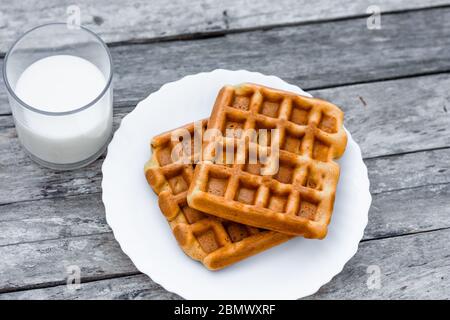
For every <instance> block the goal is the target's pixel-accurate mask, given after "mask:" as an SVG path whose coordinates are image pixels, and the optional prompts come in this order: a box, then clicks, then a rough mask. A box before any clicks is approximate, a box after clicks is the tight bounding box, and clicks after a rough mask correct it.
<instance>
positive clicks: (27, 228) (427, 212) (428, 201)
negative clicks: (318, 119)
mask: <svg viewBox="0 0 450 320" xmlns="http://www.w3.org/2000/svg"><path fill="white" fill-rule="evenodd" d="M436 156H440V154H436ZM370 162H373V161H369V164H368V165H369V169H370V168H371V167H372V165H371V163H370ZM408 169H411V167H409V168H407V169H406V170H405V171H403V172H399V175H400V176H401V175H405V174H407V171H408ZM387 176H388V178H389V175H387ZM431 177H432V176H431ZM423 182H425V181H424V180H422V181H418V184H422V183H423ZM375 183H376V181H375ZM447 227H450V184H449V183H446V184H438V185H427V186H420V187H413V188H409V189H403V190H396V191H388V192H383V193H379V194H375V195H374V196H373V202H372V206H371V209H370V212H369V224H368V226H367V228H366V232H365V236H364V239H366V240H368V239H373V238H379V237H390V236H395V235H401V234H406V233H415V232H422V231H429V230H435V229H439V228H447ZM109 231H111V229H110V228H109V226H108V225H107V223H106V220H105V211H104V207H103V204H102V201H101V195H100V193H96V194H89V195H81V196H72V197H66V198H61V197H58V198H52V199H45V200H39V201H28V202H19V203H13V204H8V205H3V206H0V246H5V245H15V244H21V243H28V242H38V241H45V240H59V241H64V239H65V238H71V237H79V236H88V235H92V234H98V233H104V232H109ZM0 266H1V263H0Z"/></svg>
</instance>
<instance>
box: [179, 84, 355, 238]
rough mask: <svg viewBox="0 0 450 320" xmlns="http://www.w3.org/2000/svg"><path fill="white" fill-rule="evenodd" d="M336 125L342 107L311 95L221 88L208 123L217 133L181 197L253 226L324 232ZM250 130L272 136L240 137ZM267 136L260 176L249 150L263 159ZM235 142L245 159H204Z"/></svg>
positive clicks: (333, 180) (340, 148)
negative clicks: (275, 156) (267, 170)
mask: <svg viewBox="0 0 450 320" xmlns="http://www.w3.org/2000/svg"><path fill="white" fill-rule="evenodd" d="M342 122H343V113H342V111H341V110H340V109H339V108H338V107H336V106H334V105H332V104H331V103H328V102H325V101H322V100H319V99H313V98H307V97H302V96H298V95H294V94H292V93H287V92H284V91H279V90H275V89H270V88H267V87H263V86H259V85H253V84H244V85H242V86H239V87H231V86H226V87H224V88H223V89H222V90H221V92H220V93H219V95H218V97H217V99H216V103H215V106H214V109H213V112H212V115H211V118H210V121H209V125H208V129H218V130H220V131H221V132H222V134H223V135H224V137H223V138H222V139H218V140H217V139H216V140H214V141H210V142H209V144H208V146H207V147H206V148H204V150H205V152H207V154H204V159H205V160H206V161H203V162H201V163H200V164H199V165H197V168H196V171H195V176H194V183H193V184H192V185H191V188H190V191H189V195H188V201H189V203H190V205H191V207H195V208H197V209H200V210H203V211H206V212H209V213H211V214H214V215H216V216H219V217H222V218H226V219H230V220H233V221H237V222H240V223H244V224H248V225H253V226H256V227H261V228H266V229H270V230H276V231H279V232H283V233H288V234H295V235H302V236H305V237H307V238H323V237H325V235H326V232H327V225H328V223H329V221H330V219H331V214H332V211H333V205H334V198H335V192H336V186H337V182H338V178H339V166H338V164H337V163H336V162H334V161H333V159H335V158H338V157H340V156H341V155H342V154H343V152H344V150H345V146H346V141H347V137H346V134H345V131H344V129H343V125H342ZM227 129H243V131H242V132H243V134H240V133H238V134H235V135H234V136H230V134H229V133H227ZM252 129H253V130H254V131H256V132H259V129H267V130H271V129H278V135H274V134H273V133H272V134H271V135H269V136H268V137H267V138H266V139H262V140H263V143H264V144H261V140H259V141H258V142H259V144H257V145H255V143H254V142H255V141H253V140H252V141H251V142H250V143H249V140H248V135H247V134H246V133H248V132H251V130H252ZM245 139H247V140H245ZM274 139H277V140H274ZM264 140H265V141H264ZM243 141H246V142H243ZM274 141H275V142H276V141H278V143H279V147H280V151H279V169H278V171H277V172H276V173H275V174H273V175H261V171H260V169H261V168H264V166H265V164H264V163H262V162H258V163H257V164H250V163H249V161H248V159H249V150H250V149H251V148H257V149H258V150H259V151H258V152H260V150H261V149H266V154H268V155H269V156H270V153H271V150H270V147H271V145H272V143H275V142H274ZM239 143H241V145H243V146H244V148H245V149H244V153H245V159H246V160H245V163H242V162H239V163H234V164H230V165H227V166H223V165H220V164H217V161H216V162H214V161H209V160H211V159H214V158H215V157H216V154H217V151H216V150H224V154H226V152H227V150H233V148H235V147H234V146H237V145H239ZM230 145H231V147H230ZM211 151H213V153H211ZM238 156H239V153H238ZM221 157H222V156H221ZM269 163H270V165H273V162H272V163H271V162H270V161H269ZM267 165H268V164H267V163H266V166H267Z"/></svg>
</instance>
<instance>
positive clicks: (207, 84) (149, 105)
mask: <svg viewBox="0 0 450 320" xmlns="http://www.w3.org/2000/svg"><path fill="white" fill-rule="evenodd" d="M241 82H255V83H259V84H263V85H267V86H270V87H274V88H278V89H284V90H288V91H293V92H297V93H300V94H303V95H308V96H310V95H309V94H307V93H305V92H304V91H302V90H301V89H300V88H299V87H296V86H293V85H290V84H288V83H286V82H285V81H283V80H281V79H280V78H277V77H275V76H266V75H263V74H260V73H255V72H248V71H245V70H239V71H228V70H214V71H212V72H207V73H199V74H196V75H191V76H187V77H184V78H183V79H181V80H178V81H175V82H171V83H168V84H165V85H164V86H162V87H161V89H160V90H159V91H157V92H154V93H152V94H151V95H149V96H148V97H147V98H146V99H145V100H143V101H141V102H140V103H139V104H138V105H137V106H136V108H135V109H134V110H133V112H131V113H130V114H128V115H127V116H126V117H125V118H124V119H123V120H122V124H121V126H120V128H119V129H118V130H117V131H116V133H115V135H114V139H113V140H112V142H111V143H110V145H109V147H108V155H107V157H106V159H105V161H104V163H103V167H102V171H103V181H102V188H103V202H104V204H105V209H106V219H107V221H108V224H109V225H110V226H111V228H112V230H113V232H114V235H115V237H116V239H117V241H118V242H119V243H120V246H121V247H122V250H123V251H124V252H125V253H126V254H127V255H128V256H129V257H130V258H131V260H132V261H133V263H134V264H135V265H136V267H137V268H138V269H139V270H140V271H142V272H143V273H145V274H147V275H148V276H149V277H151V278H152V279H153V280H154V281H155V282H157V283H159V284H160V285H161V286H163V287H164V288H165V289H167V290H168V291H171V292H174V293H177V294H179V295H180V296H182V297H184V298H187V299H295V298H301V297H304V296H307V295H311V294H313V293H314V292H316V291H317V290H318V289H319V288H320V287H321V286H322V285H324V284H325V283H327V282H329V281H330V280H331V278H332V277H333V276H335V275H336V274H338V273H339V272H340V271H341V270H342V268H343V267H344V264H345V263H346V262H347V261H348V260H349V259H350V258H351V257H352V256H353V255H354V254H355V253H356V251H357V249H358V243H359V241H360V240H361V238H362V236H363V232H364V228H365V226H366V224H367V215H368V210H369V207H370V203H371V196H370V193H369V179H368V177H367V168H366V166H365V165H364V162H363V161H362V157H361V151H360V149H359V147H358V145H357V144H356V143H355V141H354V140H353V139H352V138H351V135H350V133H348V137H349V139H348V145H347V149H346V151H345V154H344V156H343V157H342V158H341V159H340V160H339V163H340V165H341V177H340V180H339V185H338V189H337V195H336V202H335V206H334V213H333V217H332V220H331V224H330V226H329V231H328V236H327V237H326V238H325V239H324V240H321V241H320V240H306V239H302V238H296V239H293V240H291V241H289V242H287V243H284V244H282V245H280V246H277V247H275V248H272V249H270V250H267V251H265V252H263V253H261V254H258V255H256V256H254V257H251V258H248V259H246V260H244V261H242V262H239V263H236V264H235V265H232V266H230V267H228V268H225V269H223V270H220V271H215V272H212V271H208V270H207V269H205V267H203V266H202V265H201V264H200V263H199V262H196V261H194V260H192V259H190V258H189V257H187V256H186V255H185V254H184V253H183V251H182V250H181V249H180V248H179V247H178V245H177V243H176V240H175V238H174V237H173V236H172V233H171V231H170V228H169V225H168V224H167V222H166V219H165V218H164V216H163V215H162V214H161V212H160V210H159V207H158V202H157V197H156V195H155V194H154V193H153V192H152V191H151V189H150V187H149V186H148V185H147V182H146V180H145V177H144V171H143V167H144V164H145V162H146V161H147V160H148V159H149V157H150V146H149V142H150V139H151V137H153V136H154V135H157V134H159V133H161V132H163V131H167V130H170V129H173V128H176V127H178V126H181V125H184V124H187V123H189V122H192V121H195V120H198V119H202V118H206V117H208V116H209V113H210V111H211V107H212V105H213V102H214V99H215V97H216V94H217V92H218V91H219V89H220V88H221V87H222V86H223V85H225V84H238V83H241Z"/></svg>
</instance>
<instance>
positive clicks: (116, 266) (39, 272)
mask: <svg viewBox="0 0 450 320" xmlns="http://www.w3.org/2000/svg"><path fill="white" fill-rule="evenodd" d="M0 256H1V257H2V261H1V267H0V292H2V291H3V292H5V291H10V290H14V289H17V288H23V287H25V288H27V287H35V286H40V285H43V284H46V285H55V284H63V283H66V280H67V276H68V271H67V267H69V266H78V267H80V270H81V275H82V279H83V277H84V278H85V279H90V278H102V277H113V276H121V275H129V274H136V273H138V271H137V269H136V268H135V267H134V265H133V264H132V263H131V261H130V260H129V259H128V257H126V255H125V254H124V253H123V252H122V250H120V246H119V244H118V243H117V242H116V241H115V239H114V236H113V234H112V233H107V234H97V235H90V236H85V237H72V238H65V239H57V240H48V241H42V242H30V243H22V244H18V245H13V246H1V247H0Z"/></svg>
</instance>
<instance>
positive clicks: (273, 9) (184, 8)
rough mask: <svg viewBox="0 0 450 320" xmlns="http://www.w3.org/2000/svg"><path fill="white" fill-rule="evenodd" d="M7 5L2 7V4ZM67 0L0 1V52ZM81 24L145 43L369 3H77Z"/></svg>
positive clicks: (407, 6) (416, 1) (63, 10)
mask: <svg viewBox="0 0 450 320" xmlns="http://www.w3.org/2000/svg"><path fill="white" fill-rule="evenodd" d="M3 2H5V3H3ZM73 4H74V3H73V2H71V1H69V0H64V1H60V0H51V1H46V2H45V3H44V2H36V1H32V0H27V1H21V2H20V4H19V3H11V2H8V3H7V4H6V0H2V1H0V5H1V8H2V11H1V15H0V39H2V41H1V42H0V53H1V52H5V51H6V50H7V49H8V48H9V46H10V45H11V43H12V42H13V41H14V40H15V39H16V38H17V37H18V36H19V35H20V34H21V33H23V32H25V31H26V30H28V29H30V28H32V27H34V26H36V25H39V24H43V23H49V22H55V21H67V17H68V14H67V8H68V6H69V5H73ZM449 4H450V3H449V1H448V0H428V1H426V2H424V1H420V0H412V1H411V0H410V1H406V0H402V1H392V0H379V1H377V5H378V6H379V7H380V9H381V10H382V12H384V13H386V12H392V11H399V10H411V9H413V10H416V9H421V8H427V7H433V6H442V5H449ZM76 5H77V6H78V7H79V8H80V13H81V15H80V18H81V24H83V25H85V26H87V27H89V28H91V29H92V30H93V31H95V32H97V33H98V34H99V35H100V36H101V37H102V38H103V39H104V40H105V41H106V42H109V43H111V42H124V41H144V40H151V39H155V38H156V39H161V38H174V37H180V36H189V35H192V34H203V33H220V32H229V31H233V30H239V29H249V28H258V27H264V26H267V25H280V24H293V23H307V22H312V21H318V20H327V19H342V18H346V17H353V16H361V15H365V14H366V10H367V8H368V7H369V6H370V5H373V2H371V1H370V0H363V1H351V0H340V1H333V2H331V3H330V2H327V1H325V0H319V1H314V2H310V1H295V0H282V1H276V2H274V1H269V0H261V1H244V2H243V1H238V0H227V1H220V2H218V1H210V0H194V1H184V0H176V1H169V2H168V1H161V0H153V1H144V0H134V1H128V2H127V3H126V4H124V3H123V2H122V1H118V0H108V1H107V0H101V1H95V2H91V1H86V0H80V1H77V2H76ZM118 12H120V14H117V13H118Z"/></svg>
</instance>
